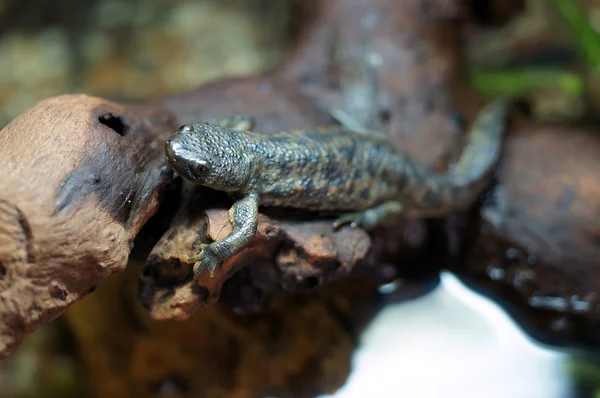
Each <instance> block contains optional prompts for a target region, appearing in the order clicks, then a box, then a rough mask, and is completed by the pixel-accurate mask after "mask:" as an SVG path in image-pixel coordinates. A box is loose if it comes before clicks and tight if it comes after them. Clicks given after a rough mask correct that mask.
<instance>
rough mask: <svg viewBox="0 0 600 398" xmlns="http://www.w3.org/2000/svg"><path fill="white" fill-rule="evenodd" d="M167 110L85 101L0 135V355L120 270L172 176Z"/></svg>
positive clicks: (53, 106) (34, 115)
mask: <svg viewBox="0 0 600 398" xmlns="http://www.w3.org/2000/svg"><path fill="white" fill-rule="evenodd" d="M174 121H175V119H174V118H173V117H172V115H171V114H169V113H168V112H166V111H164V110H162V109H160V108H157V107H152V106H146V107H141V106H123V105H119V104H116V103H112V102H109V101H106V100H103V99H99V98H94V97H89V96H85V95H65V96H59V97H56V98H51V99H48V100H45V101H42V102H40V103H39V104H37V105H36V106H34V107H33V108H32V109H30V110H28V111H26V112H25V113H23V114H22V115H21V116H19V117H18V118H16V119H15V120H14V121H13V122H12V123H10V124H9V125H8V126H6V128H5V129H3V130H2V131H1V132H0V168H1V169H2V170H3V172H2V178H0V356H2V357H5V356H7V355H9V354H10V353H11V352H12V350H13V349H14V347H15V346H16V345H17V344H18V342H19V341H20V340H21V338H22V337H23V334H24V333H27V332H31V331H33V330H34V329H35V328H36V327H37V326H38V325H39V324H40V323H45V322H49V321H51V320H52V319H54V318H56V317H57V316H59V315H60V314H62V313H63V312H64V311H65V309H66V308H67V307H68V306H69V305H70V304H71V303H74V302H76V301H78V300H80V299H81V298H82V297H84V296H85V295H87V294H88V293H90V292H92V291H93V290H94V289H95V287H96V286H97V285H98V284H99V283H101V282H102V281H103V280H104V279H105V278H107V277H108V276H110V275H112V274H115V273H117V272H119V271H121V270H123V268H124V267H125V264H126V262H127V258H128V255H129V252H130V250H131V247H132V242H133V239H134V238H135V236H136V234H137V232H138V231H139V229H140V227H141V226H142V225H143V224H144V223H145V222H146V221H147V220H148V218H149V217H151V216H152V214H153V213H154V212H155V211H156V209H157V206H158V204H159V194H160V191H161V188H162V187H163V186H164V185H165V184H166V183H167V182H168V181H169V180H170V179H171V178H172V172H171V171H170V170H169V169H168V168H167V167H166V165H165V161H164V159H163V146H164V141H165V140H166V138H167V136H168V135H169V133H171V132H172V131H173V129H174V127H175V125H174V124H173V123H174Z"/></svg>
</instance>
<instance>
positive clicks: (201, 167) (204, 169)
mask: <svg viewBox="0 0 600 398" xmlns="http://www.w3.org/2000/svg"><path fill="white" fill-rule="evenodd" d="M195 171H196V174H198V175H200V176H205V175H207V174H208V172H209V171H210V162H209V161H208V160H198V161H197V162H196V165H195Z"/></svg>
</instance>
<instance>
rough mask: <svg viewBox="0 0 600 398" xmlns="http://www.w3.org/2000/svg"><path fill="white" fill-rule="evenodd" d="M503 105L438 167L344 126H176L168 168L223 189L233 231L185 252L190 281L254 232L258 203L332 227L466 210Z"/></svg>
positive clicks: (491, 109)
mask: <svg viewBox="0 0 600 398" xmlns="http://www.w3.org/2000/svg"><path fill="white" fill-rule="evenodd" d="M509 112H510V101H509V100H507V99H497V100H494V101H492V102H491V103H490V104H488V105H487V106H486V107H484V109H483V110H482V111H480V113H479V114H478V116H477V117H476V119H475V120H474V122H473V124H472V126H471V129H470V131H469V133H468V135H467V141H466V145H465V147H464V149H463V151H462V154H461V156H460V158H459V159H458V161H457V162H456V163H455V164H454V165H453V167H450V168H449V169H448V170H447V171H446V172H444V173H437V172H434V171H432V170H431V169H429V168H427V167H425V166H424V165H422V164H419V163H418V162H417V161H415V160H414V159H413V158H411V157H410V156H409V155H408V154H406V153H404V152H402V151H401V150H399V149H397V148H395V147H394V146H393V145H392V144H391V142H390V141H389V140H388V139H387V138H386V137H385V136H384V135H383V134H370V133H366V132H364V131H363V132H358V131H354V130H349V129H346V128H344V127H329V128H323V129H312V130H291V131H279V132H274V133H258V132H254V131H253V129H254V125H255V119H254V118H253V117H252V116H247V115H238V116H234V117H230V118H226V119H224V120H222V121H219V122H216V123H207V122H199V123H193V124H189V125H184V126H182V127H180V128H179V129H178V130H177V132H175V133H174V134H173V135H172V136H171V137H170V138H169V139H168V140H167V142H166V144H165V155H166V159H167V162H168V164H169V166H170V167H171V168H172V169H173V170H174V171H175V172H176V173H177V174H179V175H180V176H181V177H183V178H185V179H187V180H189V181H191V182H192V183H194V184H198V185H202V186H205V187H209V188H212V189H215V190H219V191H224V192H226V193H227V194H228V195H229V196H230V197H231V198H232V200H233V201H234V203H233V206H231V208H230V210H229V220H230V222H231V224H232V226H233V231H232V232H231V233H230V234H229V235H228V236H227V237H225V238H224V239H222V240H219V241H216V242H212V243H209V244H207V243H203V244H201V245H200V247H199V249H200V251H199V252H198V253H197V254H196V253H194V254H192V255H191V257H190V259H189V261H190V263H191V262H193V263H195V264H194V277H195V278H197V277H198V275H199V274H200V272H201V271H202V270H203V269H205V268H206V269H208V270H209V271H210V274H211V276H213V275H214V271H215V269H216V267H217V265H218V264H219V263H220V262H222V261H223V260H225V259H227V258H229V257H231V256H233V255H235V254H237V253H239V252H240V251H241V250H242V249H243V248H244V247H246V245H247V244H248V243H249V242H250V240H251V239H252V238H253V237H254V235H255V233H256V230H257V226H258V209H259V206H278V207H292V208H299V209H306V210H311V211H327V212H334V213H336V214H340V216H339V217H338V218H337V219H335V221H333V228H334V229H339V228H340V227H342V226H344V225H348V224H349V225H350V226H351V227H355V228H357V227H360V228H365V229H367V230H368V229H372V228H374V227H376V226H377V225H379V224H381V223H382V222H383V221H384V220H387V219H392V218H396V217H400V216H405V217H419V218H432V217H443V216H445V215H446V214H448V213H450V212H453V211H460V210H465V209H467V208H468V207H470V206H471V205H472V204H473V203H474V202H475V200H476V199H477V198H478V196H479V195H480V194H481V193H482V191H483V190H484V189H485V188H486V186H487V185H488V184H489V183H490V181H491V177H492V174H493V173H492V172H493V169H494V166H495V164H496V163H497V161H498V159H499V157H500V151H501V148H502V141H503V136H504V133H503V132H504V131H505V127H506V126H505V125H506V122H507V119H508V116H509Z"/></svg>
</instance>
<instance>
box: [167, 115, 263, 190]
mask: <svg viewBox="0 0 600 398" xmlns="http://www.w3.org/2000/svg"><path fill="white" fill-rule="evenodd" d="M248 139H249V138H248V137H247V133H244V132H241V131H238V130H232V129H228V128H224V127H220V126H218V125H214V124H209V123H194V124H191V125H185V126H182V127H181V128H180V129H179V130H177V132H176V133H175V134H173V135H172V136H171V137H170V138H169V139H168V140H167V142H166V144H165V155H166V157H167V162H168V164H169V166H170V167H171V168H172V169H173V170H175V172H176V173H177V174H179V175H180V176H182V177H183V178H185V179H187V180H189V181H191V182H193V183H195V184H198V185H202V186H205V187H209V188H213V189H216V190H219V191H226V192H236V191H242V190H244V189H245V188H246V187H247V185H248V181H249V180H250V177H251V175H252V169H253V167H252V156H251V154H250V153H249V152H248V142H247V141H248Z"/></svg>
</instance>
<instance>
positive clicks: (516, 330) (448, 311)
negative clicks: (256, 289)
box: [0, 0, 600, 398]
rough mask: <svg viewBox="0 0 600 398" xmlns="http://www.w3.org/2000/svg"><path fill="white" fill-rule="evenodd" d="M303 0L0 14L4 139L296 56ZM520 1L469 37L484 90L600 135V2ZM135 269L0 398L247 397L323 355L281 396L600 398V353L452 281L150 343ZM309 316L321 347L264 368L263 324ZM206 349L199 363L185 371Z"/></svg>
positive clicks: (355, 293) (17, 359) (190, 326)
mask: <svg viewBox="0 0 600 398" xmlns="http://www.w3.org/2000/svg"><path fill="white" fill-rule="evenodd" d="M292 3H294V1H293V0H195V1H179V0H90V1H80V0H53V1H33V0H19V1H17V0H0V127H4V126H5V125H6V124H7V123H8V122H10V121H11V120H12V119H13V118H14V117H16V116H17V115H19V114H20V113H21V112H23V111H24V110H26V109H27V108H29V107H31V106H32V105H34V104H35V103H36V102H37V101H39V100H41V99H43V98H46V97H49V96H53V95H58V94H63V93H71V92H85V93H87V94H91V95H97V96H101V97H104V98H107V99H111V100H115V101H136V100H147V99H152V98H159V97H161V96H165V95H167V94H170V93H178V92H182V91H187V90H191V89H192V88H194V87H196V86H198V85H200V84H202V83H204V82H208V81H212V80H215V79H218V78H220V77H223V76H244V75H249V74H253V73H257V72H260V71H265V70H268V69H270V68H272V67H274V66H275V65H277V64H278V63H279V62H281V60H282V59H283V56H284V55H285V53H286V50H287V48H288V46H289V38H288V35H287V34H286V32H287V27H288V25H289V24H290V22H291V21H293V17H294V14H293V7H292V6H293V4H292ZM526 3H527V4H526V10H525V12H523V13H522V14H521V15H520V16H519V17H518V18H516V19H515V20H513V21H511V22H510V23H509V24H507V25H506V26H503V27H501V28H498V29H493V30H492V29H489V30H482V29H475V28H473V30H472V31H470V32H467V35H466V37H467V40H466V41H465V43H464V45H465V51H466V54H467V57H466V58H467V59H466V62H467V64H468V69H469V79H470V81H471V83H472V85H473V86H474V87H475V88H476V89H477V90H479V91H480V92H482V93H484V94H486V95H489V96H494V95H500V94H519V95H525V96H526V97H528V98H529V99H531V101H532V105H533V112H534V113H535V116H536V118H538V119H539V120H542V121H548V122H561V123H571V122H573V123H574V122H577V123H579V124H582V123H584V124H585V123H587V124H589V125H593V126H598V124H597V121H598V120H597V119H598V117H597V112H596V110H597V109H598V101H599V99H600V93H599V92H598V87H599V85H598V77H599V75H598V74H599V73H600V1H598V0H581V1H574V0H564V1H559V0H528V1H527V2H526ZM140 267H141V260H140V259H136V258H135V256H134V257H133V258H132V262H131V264H130V266H129V267H128V269H127V271H126V272H125V273H123V274H122V275H118V276H116V277H114V278H111V280H110V281H109V282H107V283H106V284H104V285H102V286H101V287H100V288H99V289H98V291H96V292H95V293H94V294H93V295H90V296H89V297H88V298H86V299H85V300H83V301H82V302H80V303H77V304H76V305H74V306H73V307H72V308H71V309H70V310H69V311H68V313H67V314H66V316H64V317H61V318H60V319H58V320H57V321H55V322H54V323H52V324H50V325H45V326H43V327H41V328H40V329H39V330H37V331H36V332H35V333H33V334H31V335H29V336H28V337H27V338H26V339H25V341H24V343H23V344H22V346H21V347H20V348H19V349H18V350H17V352H16V353H15V355H14V356H13V357H11V358H9V359H7V360H4V361H2V362H0V397H2V398H17V397H19V398H25V397H81V396H94V395H95V396H117V397H128V396H134V397H145V396H156V397H179V396H181V397H183V396H189V397H211V398H212V397H240V398H241V397H253V396H255V395H254V393H253V392H252V391H251V389H249V387H247V386H251V385H252V384H253V382H252V381H253V380H256V382H255V383H256V384H260V383H261V381H260V380H261V377H267V376H265V375H261V374H257V372H258V371H257V370H256V367H257V363H262V364H264V363H267V362H268V361H270V362H269V364H270V365H268V366H270V368H269V369H271V370H272V373H271V374H270V376H269V377H275V378H276V377H277V374H278V373H277V370H278V369H280V368H285V369H293V368H294V367H295V366H300V365H296V364H297V363H299V362H298V361H297V360H296V359H297V358H298V357H301V358H302V360H301V361H300V362H301V363H302V366H303V367H306V368H307V369H309V370H310V362H309V360H310V355H309V354H308V353H314V352H319V353H320V354H323V355H328V358H329V360H328V362H327V366H328V367H327V368H321V369H320V371H319V372H316V373H315V372H312V373H311V372H309V371H304V370H303V371H302V372H301V371H298V372H297V373H298V379H294V380H290V379H286V380H283V379H282V380H277V381H276V382H273V383H274V384H275V385H276V386H278V388H279V391H284V390H285V389H286V388H289V389H292V390H293V389H294V388H296V389H297V391H302V393H298V394H294V393H293V392H289V394H285V393H282V394H281V395H278V396H299V397H300V396H301V397H305V396H306V397H309V396H317V395H323V396H325V395H326V394H330V395H329V396H334V395H332V394H334V392H335V391H336V390H337V388H338V387H340V386H342V385H344V384H345V386H344V387H343V388H342V389H341V390H340V391H338V392H337V395H335V396H336V397H364V396H365V395H367V394H371V396H376V397H396V396H398V397H439V396H444V395H445V396H453V397H454V396H456V397H480V396H486V397H522V398H538V397H539V398H552V397H556V398H562V397H564V398H571V397H600V366H597V365H596V359H595V357H594V353H590V352H574V351H572V350H571V351H561V350H559V349H552V348H550V347H546V346H542V345H541V344H539V343H536V342H535V341H533V340H532V339H530V338H529V337H528V336H527V334H526V333H525V332H524V331H523V330H522V329H521V328H520V327H519V325H517V324H516V323H515V321H514V320H512V319H511V318H509V317H507V316H506V315H505V313H504V312H503V311H502V310H501V309H500V308H499V307H498V306H497V305H495V304H494V303H492V302H491V301H489V300H487V299H484V298H482V297H481V296H478V295H477V294H475V293H473V292H471V291H470V290H469V289H467V288H465V287H464V286H463V285H462V283H461V282H460V281H458V280H457V279H456V278H454V277H453V276H451V275H450V274H444V275H443V276H442V278H441V282H440V283H438V281H433V282H432V283H431V284H430V285H427V288H426V289H425V290H427V291H429V294H427V295H420V294H419V295H417V294H415V297H416V296H418V298H414V299H411V300H408V301H406V300H407V299H408V298H411V297H404V296H399V297H396V296H394V299H389V298H388V296H389V294H388V293H389V292H390V291H392V292H393V291H394V290H395V289H396V288H395V287H393V286H382V287H377V289H378V293H377V295H376V298H375V299H374V298H373V297H374V296H373V294H372V292H373V289H374V287H372V286H368V287H361V286H355V285H351V284H350V285H348V284H342V285H340V286H337V285H335V284H334V285H333V286H330V287H328V288H327V289H324V290H321V291H319V292H318V293H315V294H314V295H313V296H311V297H310V298H306V297H303V298H297V297H286V296H284V295H282V296H281V297H275V298H274V300H273V303H272V304H270V306H269V309H268V311H267V315H264V316H262V317H255V318H252V320H249V321H247V323H248V325H247V328H246V329H244V330H240V329H239V325H237V324H236V322H237V321H233V320H232V319H234V318H235V317H236V316H237V315H236V314H233V313H230V312H229V311H228V310H227V309H226V308H222V307H220V306H219V305H216V306H215V307H213V308H210V309H207V310H206V311H201V312H202V313H201V314H198V315H197V316H195V317H193V318H192V319H191V320H189V321H186V322H183V323H179V322H163V323H161V324H160V325H153V326H151V327H150V328H151V329H152V330H153V333H151V334H149V333H147V330H148V323H151V321H150V320H149V318H148V317H147V315H146V314H145V313H144V310H143V309H141V308H140V307H139V305H138V304H137V303H136V299H135V292H136V288H137V275H139V272H140ZM347 291H351V292H352V298H351V299H350V298H348V297H349V295H348V294H345V293H344V292H347ZM419 292H420V293H423V292H424V291H423V290H420V291H419ZM332 301H336V302H337V301H342V302H343V306H342V307H344V306H345V307H344V308H348V311H355V312H356V311H357V312H364V314H365V315H364V316H362V317H359V318H360V319H359V320H358V321H357V323H360V324H361V325H365V326H366V329H365V331H364V333H362V334H360V335H357V336H351V335H349V334H348V333H346V331H338V330H337V329H336V327H337V326H336V324H334V323H331V324H330V323H328V322H330V317H331V316H332V315H331V313H328V312H327V311H326V310H325V309H324V308H327V306H326V303H328V302H332ZM374 301H375V302H376V304H374ZM297 302H301V303H303V304H302V305H303V308H304V311H305V313H304V315H302V316H299V317H298V319H297V320H296V321H294V322H292V321H290V322H291V323H290V324H289V325H288V326H287V327H289V328H291V329H293V330H295V331H297V333H298V336H299V335H301V333H302V332H301V331H302V330H306V333H307V336H311V334H310V330H311V329H315V328H316V329H318V330H320V331H322V332H323V333H321V334H320V335H319V337H317V338H315V337H314V336H313V337H310V338H303V337H298V336H297V335H294V336H293V337H290V339H292V340H293V341H294V344H293V345H292V346H293V347H294V348H293V349H290V350H289V351H285V352H284V353H281V354H280V356H278V357H276V356H274V357H272V358H268V359H267V358H262V357H259V356H253V352H254V351H253V347H254V345H256V344H263V343H264V341H268V336H267V335H268V333H267V332H266V331H265V330H267V329H268V327H267V326H265V325H267V324H268V319H267V318H269V317H278V316H282V315H281V314H280V313H281V311H282V308H287V306H289V305H291V304H290V303H297ZM324 303H325V304H324ZM383 304H386V306H385V307H384V309H383V310H382V311H380V312H378V311H377V310H379V309H380V308H381V307H382V305H383ZM363 307H364V308H363ZM371 317H374V318H373V321H372V322H370V323H369V322H368V320H369V319H371ZM250 324H251V326H250ZM367 325H368V326H367ZM357 328H358V327H357ZM215 333H219V334H221V335H223V336H228V340H224V341H225V342H224V343H222V344H221V343H219V344H221V345H219V344H215V345H214V347H213V349H212V350H207V349H206V347H204V346H205V345H206V344H204V345H202V344H201V343H202V341H203V339H205V340H204V341H206V339H209V338H211V336H213V335H214V334H215ZM253 334H256V335H261V336H262V337H261V338H262V340H259V339H257V340H256V341H253V340H252V339H253V338H252V337H251V336H252V335H253ZM324 335H325V336H326V338H325V337H323V336H324ZM265 336H267V337H265ZM321 340H323V341H321ZM179 341H188V342H190V344H189V346H181V345H177V344H176V343H177V342H179ZM357 341H358V342H360V345H359V348H358V350H356V351H354V345H355V343H356V342H357ZM195 342H197V343H198V344H197V345H198V346H195V345H194V344H195ZM194 349H196V350H197V352H198V355H197V356H196V357H194V359H190V357H189V355H186V354H187V351H189V350H192V352H194V351H193V350H194ZM241 355H244V356H245V358H246V359H245V362H244V363H245V365H244V366H241V367H240V368H239V369H238V370H237V371H236V373H235V374H231V373H232V372H231V371H228V368H227V367H228V363H230V361H233V359H232V358H233V357H236V356H241ZM132 358H133V359H132ZM236 358H237V357H236ZM482 358H483V359H484V360H485V362H486V363H487V365H486V366H482V363H483V362H482ZM236 360H239V358H237V359H236ZM202 361H204V362H202ZM261 361H263V362H261ZM307 364H308V365H307ZM261 366H262V365H261ZM265 366H267V365H265ZM221 368H222V369H221ZM391 370H394V371H395V373H394V372H390V371H391ZM398 372H400V373H401V374H402V375H403V376H405V378H401V377H398ZM267 373H268V372H267ZM348 374H349V376H348ZM190 375H192V376H190ZM347 377H348V379H347V381H346V378H347ZM240 380H244V383H241V382H240ZM248 380H250V381H248ZM468 381H476V382H473V383H468ZM240 384H243V385H244V386H245V387H243V388H237V387H236V386H238V385H240ZM307 386H308V387H307ZM257 389H258V390H260V388H258V387H257ZM275 390H277V389H275ZM307 391H308V392H307ZM444 392H445V394H444Z"/></svg>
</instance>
